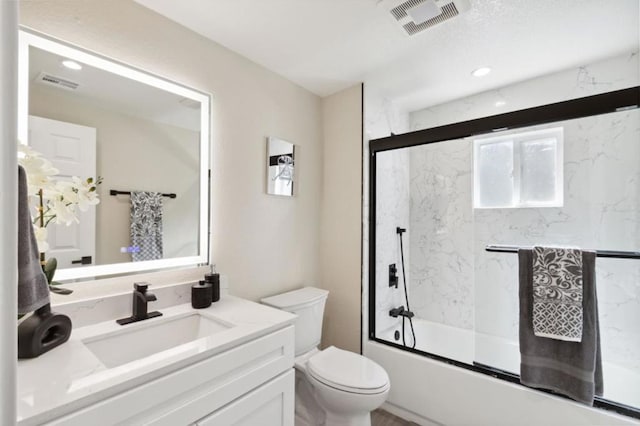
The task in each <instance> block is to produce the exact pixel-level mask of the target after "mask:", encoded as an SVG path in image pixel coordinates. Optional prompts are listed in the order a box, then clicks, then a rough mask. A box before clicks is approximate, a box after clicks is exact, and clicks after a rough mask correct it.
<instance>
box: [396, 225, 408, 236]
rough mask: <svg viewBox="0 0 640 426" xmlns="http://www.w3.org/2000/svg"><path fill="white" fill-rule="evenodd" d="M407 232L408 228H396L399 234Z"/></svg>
mask: <svg viewBox="0 0 640 426" xmlns="http://www.w3.org/2000/svg"><path fill="white" fill-rule="evenodd" d="M405 232H407V230H406V228H400V227H399V226H398V227H397V228H396V233H397V234H399V235H402V234H403V233H405Z"/></svg>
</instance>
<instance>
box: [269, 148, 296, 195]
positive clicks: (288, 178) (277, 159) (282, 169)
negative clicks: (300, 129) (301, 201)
mask: <svg viewBox="0 0 640 426" xmlns="http://www.w3.org/2000/svg"><path fill="white" fill-rule="evenodd" d="M294 166H295V145H294V144H292V143H291V142H287V141H284V140H282V139H278V138H273V137H270V138H268V139H267V193H268V194H271V195H284V196H287V197H292V196H293V187H294V182H295V167H294Z"/></svg>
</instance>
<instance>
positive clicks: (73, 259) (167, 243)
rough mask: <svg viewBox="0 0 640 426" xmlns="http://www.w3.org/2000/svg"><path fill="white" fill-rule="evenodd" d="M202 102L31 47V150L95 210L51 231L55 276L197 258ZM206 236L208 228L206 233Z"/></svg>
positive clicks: (51, 228) (199, 230)
mask: <svg viewBox="0 0 640 426" xmlns="http://www.w3.org/2000/svg"><path fill="white" fill-rule="evenodd" d="M201 108H202V105H201V103H200V102H198V101H196V100H194V99H190V98H187V97H184V96H180V95H178V94H175V93H171V92H168V91H165V90H162V89H160V88H157V87H153V86H150V85H148V84H145V83H142V82H139V81H136V80H133V79H129V78H126V77H123V76H120V75H117V74H114V73H111V72H109V71H105V70H103V69H99V68H96V67H93V66H90V65H88V64H86V63H81V62H78V61H71V60H68V58H67V57H65V56H60V55H58V54H56V53H52V52H49V51H46V50H43V49H40V48H37V47H34V46H31V47H30V48H29V107H28V114H29V119H28V126H29V141H28V143H29V145H30V146H31V147H32V148H33V149H35V150H36V151H38V152H40V153H42V154H43V156H44V157H45V158H47V159H48V160H50V161H51V162H52V163H53V165H54V167H55V168H56V169H58V170H59V172H60V173H59V176H60V177H62V178H63V179H71V178H72V176H78V177H80V178H86V177H89V176H93V177H100V178H101V179H102V182H101V184H100V185H99V186H98V188H97V191H98V195H99V198H100V203H99V204H97V205H96V206H91V207H90V208H89V209H87V211H86V212H79V216H78V219H79V222H78V223H72V224H71V225H69V226H65V225H56V224H53V226H49V227H48V245H49V250H48V252H47V254H46V255H47V258H49V257H55V258H57V259H58V268H60V269H65V268H75V267H79V266H88V265H109V264H120V263H128V262H141V261H152V260H161V259H173V258H183V257H193V256H198V255H203V253H201V252H200V233H201V231H202V229H200V226H201V225H200V211H201V207H200V205H201V203H202V200H201V199H200V194H201V187H200V185H201V173H203V170H201V152H200V150H201V148H200V143H201V129H202V126H203V123H201ZM205 231H206V230H205Z"/></svg>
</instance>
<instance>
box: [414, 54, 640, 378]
mask: <svg viewBox="0 0 640 426" xmlns="http://www.w3.org/2000/svg"><path fill="white" fill-rule="evenodd" d="M639 80H640V78H639V75H638V55H637V54H636V53H633V54H629V55H623V56H619V57H616V58H612V59H610V60H608V61H603V62H600V63H597V64H594V65H591V66H585V67H579V68H577V69H574V70H568V71H563V72H560V73H557V74H554V75H551V76H544V77H541V78H538V79H535V80H533V81H527V82H523V83H520V84H517V85H512V86H508V87H506V88H503V89H500V90H499V91H492V92H487V93H484V94H480V95H476V96H473V97H470V98H467V99H463V100H460V101H456V102H451V103H448V104H445V105H441V106H437V107H433V108H429V109H426V110H422V111H418V112H415V113H412V114H411V126H412V128H413V129H416V128H425V127H434V126H437V125H441V124H446V123H447V122H453V121H463V120H466V119H471V118H477V117H481V116H488V115H492V114H496V113H497V112H498V111H496V109H495V107H494V102H495V97H496V96H500V97H501V99H502V100H505V101H506V102H507V105H508V108H511V109H512V110H515V109H522V108H526V107H530V106H535V105H540V104H544V103H550V102H558V101H562V100H566V99H571V98H576V97H581V96H588V95H592V94H595V93H600V92H606V91H611V90H617V89H620V88H625V87H632V86H635V85H638V84H639ZM499 112H505V111H504V110H502V111H499ZM638 114H639V113H638V112H637V111H628V112H620V113H615V114H610V115H606V116H600V117H593V118H587V119H582V120H575V121H571V122H566V123H561V124H562V125H563V126H564V127H565V159H564V162H565V177H564V185H565V204H564V207H563V208H546V209H489V210H476V211H475V212H474V210H473V209H472V204H471V203H472V196H471V194H472V184H473V182H472V174H471V173H472V142H471V141H470V140H464V141H449V142H446V143H438V144H433V145H427V146H421V147H414V148H412V149H411V154H410V188H411V202H410V228H409V229H410V232H409V235H410V247H411V262H410V263H411V265H412V266H411V281H410V290H409V291H410V294H411V301H412V308H413V309H414V310H415V311H416V314H417V316H418V317H421V318H424V319H428V320H431V321H436V322H439V323H444V324H447V325H451V326H455V327H461V328H466V329H474V328H475V330H476V331H477V332H479V333H486V334H489V335H493V336H497V337H502V338H505V339H509V340H516V341H517V309H518V308H517V306H518V304H517V285H516V284H517V258H516V256H514V255H505V254H498V253H487V252H485V251H484V246H485V245H486V244H491V243H493V244H500V243H502V244H527V245H530V244H534V243H547V244H567V245H570V244H574V245H579V246H582V247H595V248H612V249H621V250H624V249H637V248H638V245H639V244H640V230H639V229H638V226H639V225H638V224H639V223H640V187H639V186H638V185H639V184H640V167H639V164H640V145H639V144H638V143H637V142H638V140H640V118H639V116H638ZM448 118H454V119H453V120H450V119H449V120H448ZM558 125H559V124H558V123H556V124H553V125H550V126H547V127H556V126H558ZM543 127H544V126H542V127H538V128H543ZM597 269H598V293H599V298H600V307H601V311H600V318H601V328H602V332H603V336H602V338H603V347H604V348H605V349H604V356H605V358H606V361H608V362H613V363H616V364H619V365H622V366H625V367H627V368H631V369H634V370H636V371H640V326H635V327H634V326H632V324H640V262H637V261H635V262H634V261H628V260H627V261H625V260H609V259H599V260H598V266H597Z"/></svg>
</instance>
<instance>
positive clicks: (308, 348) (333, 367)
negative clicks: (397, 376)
mask: <svg viewBox="0 0 640 426" xmlns="http://www.w3.org/2000/svg"><path fill="white" fill-rule="evenodd" d="M327 295H328V292H327V291H326V290H321V289H317V288H313V287H305V288H302V289H299V290H294V291H291V292H288V293H283V294H280V295H276V296H272V297H268V298H266V299H262V303H263V304H265V305H269V306H272V307H275V308H278V309H282V310H285V311H288V312H292V313H295V314H296V315H298V319H297V320H296V322H295V324H294V325H295V340H296V342H295V346H296V361H295V368H296V404H295V406H296V426H320V425H326V426H370V425H371V411H373V410H375V409H376V408H378V407H379V406H380V405H382V403H383V402H384V401H385V400H386V398H387V396H388V394H389V389H390V383H389V376H388V374H387V372H386V371H385V370H384V369H383V368H382V367H381V366H380V365H378V364H376V363H375V362H373V361H372V360H370V359H368V358H366V357H364V356H362V355H359V354H356V353H353V352H349V351H345V350H342V349H338V348H336V347H334V346H330V347H328V348H326V349H324V350H322V351H321V350H319V349H318V345H319V344H320V335H321V330H322V316H323V313H324V305H325V301H326V299H327Z"/></svg>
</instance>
